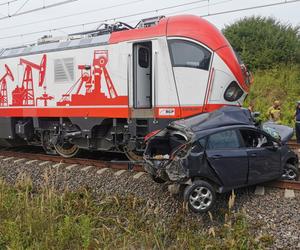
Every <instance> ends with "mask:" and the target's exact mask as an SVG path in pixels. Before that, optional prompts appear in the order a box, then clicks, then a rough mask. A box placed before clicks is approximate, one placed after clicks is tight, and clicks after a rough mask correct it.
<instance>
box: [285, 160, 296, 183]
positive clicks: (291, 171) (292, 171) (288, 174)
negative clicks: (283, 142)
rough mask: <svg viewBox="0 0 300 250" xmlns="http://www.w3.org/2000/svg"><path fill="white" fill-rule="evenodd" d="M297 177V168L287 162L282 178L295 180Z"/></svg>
mask: <svg viewBox="0 0 300 250" xmlns="http://www.w3.org/2000/svg"><path fill="white" fill-rule="evenodd" d="M298 178H299V169H298V168H297V167H296V166H294V165H293V164H290V163H287V164H285V166H284V173H283V175H282V179H283V180H289V181H296V180H298Z"/></svg>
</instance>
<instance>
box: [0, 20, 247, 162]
mask: <svg viewBox="0 0 300 250" xmlns="http://www.w3.org/2000/svg"><path fill="white" fill-rule="evenodd" d="M249 85H250V77H249V72H248V71H247V69H246V68H245V66H244V65H243V64H242V63H241V61H240V60H239V59H238V57H237V55H236V54H235V52H234V51H233V49H232V48H231V46H230V44H229V43H228V41H227V40H226V39H225V37H224V36H223V35H222V33H221V32H220V31H219V30H217V29H216V28H215V27H214V26H213V25H212V24H210V23H209V22H207V21H206V20H204V19H202V18H200V17H196V16H173V17H156V18H151V19H145V20H142V21H141V22H140V23H139V24H138V25H137V26H136V27H135V28H132V27H130V26H128V25H126V24H124V23H117V24H114V25H104V27H103V28H101V29H98V30H94V31H90V32H86V33H81V34H73V35H70V36H68V37H66V38H57V39H56V38H50V37H44V38H43V39H41V40H39V42H38V43H36V44H32V45H28V46H23V47H18V48H8V49H2V50H0V126H1V127H0V138H2V139H1V144H4V145H22V144H33V145H41V146H43V147H44V149H45V150H46V152H48V153H59V154H61V155H63V156H65V157H71V156H74V155H75V154H76V153H77V152H78V150H79V149H80V148H84V149H89V150H105V151H124V152H126V153H127V155H128V156H129V157H131V158H135V156H136V154H138V152H139V151H142V150H143V137H144V136H145V135H146V134H148V133H149V132H151V131H154V130H157V129H160V128H162V127H164V126H166V124H167V123H169V122H170V121H171V120H173V119H180V118H184V117H188V116H192V115H196V114H199V113H202V112H209V111H212V110H215V109H218V108H220V107H222V106H224V105H241V104H242V102H243V100H244V99H245V97H246V95H247V93H248V90H249Z"/></svg>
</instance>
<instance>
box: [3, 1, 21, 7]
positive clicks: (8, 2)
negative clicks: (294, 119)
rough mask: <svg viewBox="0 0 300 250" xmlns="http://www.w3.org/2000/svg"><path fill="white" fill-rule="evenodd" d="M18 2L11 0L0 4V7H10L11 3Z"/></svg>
mask: <svg viewBox="0 0 300 250" xmlns="http://www.w3.org/2000/svg"><path fill="white" fill-rule="evenodd" d="M18 1H20V0H11V1H7V2H5V3H0V6H3V5H10V4H11V3H14V2H18Z"/></svg>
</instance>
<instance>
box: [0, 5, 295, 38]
mask: <svg viewBox="0 0 300 250" xmlns="http://www.w3.org/2000/svg"><path fill="white" fill-rule="evenodd" d="M204 1H207V0H204ZM204 1H202V2H204ZM197 2H198V3H199V1H197ZM297 2H300V0H290V1H287V0H284V1H282V2H277V3H270V4H263V5H256V6H252V7H247V8H240V9H234V10H227V11H222V12H216V13H208V14H204V15H201V17H208V16H215V15H223V14H227V13H233V12H240V11H246V10H253V9H260V8H266V7H272V6H278V5H285V4H291V3H297ZM193 3H194V2H193ZM189 4H191V3H189ZM185 5H187V4H180V5H176V6H177V7H179V6H185ZM172 8H175V6H169V7H164V8H160V9H155V10H149V11H143V12H138V13H133V14H128V15H123V16H119V17H114V18H108V19H104V20H98V21H93V22H87V23H81V24H73V25H68V26H62V27H57V28H54V29H45V30H40V31H34V32H28V33H24V34H17V35H11V36H4V37H0V40H4V39H11V38H15V37H24V36H30V35H36V34H41V33H45V32H54V31H57V30H63V29H70V28H75V27H81V26H87V25H92V24H99V23H103V22H108V21H115V20H119V19H122V18H129V17H134V16H139V15H144V14H149V13H153V12H156V13H157V12H159V11H162V10H168V9H172ZM0 20H1V19H0Z"/></svg>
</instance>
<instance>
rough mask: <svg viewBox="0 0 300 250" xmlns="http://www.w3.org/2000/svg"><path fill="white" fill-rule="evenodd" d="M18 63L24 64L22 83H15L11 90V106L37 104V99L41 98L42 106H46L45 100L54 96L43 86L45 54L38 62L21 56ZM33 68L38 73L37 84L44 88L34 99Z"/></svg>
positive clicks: (45, 63) (45, 66)
mask: <svg viewBox="0 0 300 250" xmlns="http://www.w3.org/2000/svg"><path fill="white" fill-rule="evenodd" d="M20 65H24V66H25V70H24V75H23V80H22V85H21V86H19V85H17V87H16V88H15V89H14V90H13V92H12V104H11V106H37V103H38V100H43V101H44V106H47V105H48V102H47V101H49V100H53V99H54V97H52V96H48V94H47V93H46V86H44V82H45V77H46V69H47V55H43V57H42V60H41V63H40V64H36V63H33V62H31V61H28V60H26V59H23V58H21V59H20ZM33 70H37V71H38V73H39V79H38V86H39V87H43V88H44V94H43V95H42V96H41V97H38V98H36V99H35V93H34V85H35V84H34V82H35V81H34V79H33Z"/></svg>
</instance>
